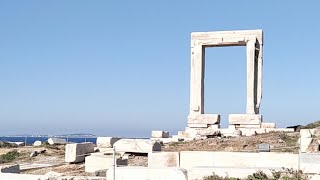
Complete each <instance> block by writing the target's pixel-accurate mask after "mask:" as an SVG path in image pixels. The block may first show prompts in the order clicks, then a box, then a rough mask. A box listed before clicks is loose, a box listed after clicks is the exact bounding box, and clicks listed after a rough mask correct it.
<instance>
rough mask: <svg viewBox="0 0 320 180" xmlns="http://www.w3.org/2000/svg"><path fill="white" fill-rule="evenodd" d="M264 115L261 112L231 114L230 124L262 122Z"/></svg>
mask: <svg viewBox="0 0 320 180" xmlns="http://www.w3.org/2000/svg"><path fill="white" fill-rule="evenodd" d="M261 122H262V115H260V114H253V115H251V114H230V115H229V124H256V125H258V124H261Z"/></svg>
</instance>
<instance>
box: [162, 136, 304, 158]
mask: <svg viewBox="0 0 320 180" xmlns="http://www.w3.org/2000/svg"><path fill="white" fill-rule="evenodd" d="M298 138H299V132H292V133H285V132H271V133H267V134H260V135H256V136H249V137H245V136H244V137H216V138H208V139H203V140H194V141H191V142H173V143H169V144H166V145H164V147H163V148H162V150H163V151H231V152H256V151H258V149H257V147H258V144H261V143H267V144H270V145H271V151H272V152H293V153H298V149H299V148H298Z"/></svg>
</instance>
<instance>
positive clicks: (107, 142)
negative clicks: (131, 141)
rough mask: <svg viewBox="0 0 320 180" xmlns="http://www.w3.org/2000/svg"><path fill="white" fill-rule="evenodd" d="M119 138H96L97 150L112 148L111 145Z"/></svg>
mask: <svg viewBox="0 0 320 180" xmlns="http://www.w3.org/2000/svg"><path fill="white" fill-rule="evenodd" d="M119 139H121V138H119V137H97V147H98V148H112V147H113V144H114V143H115V142H117V141H118V140H119Z"/></svg>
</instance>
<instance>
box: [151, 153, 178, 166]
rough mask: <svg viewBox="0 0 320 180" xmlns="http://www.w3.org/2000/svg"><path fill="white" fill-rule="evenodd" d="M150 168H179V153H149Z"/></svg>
mask: <svg viewBox="0 0 320 180" xmlns="http://www.w3.org/2000/svg"><path fill="white" fill-rule="evenodd" d="M148 167H153V168H155V167H179V152H152V153H148Z"/></svg>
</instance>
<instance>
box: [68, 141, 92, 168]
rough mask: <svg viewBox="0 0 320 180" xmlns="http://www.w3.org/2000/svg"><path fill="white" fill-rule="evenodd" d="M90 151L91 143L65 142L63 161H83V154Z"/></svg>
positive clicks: (85, 154)
mask: <svg viewBox="0 0 320 180" xmlns="http://www.w3.org/2000/svg"><path fill="white" fill-rule="evenodd" d="M92 152H94V144H93V143H75V144H67V145H66V149H65V161H66V162H69V163H78V162H83V161H84V160H85V156H87V155H88V153H92Z"/></svg>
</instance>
